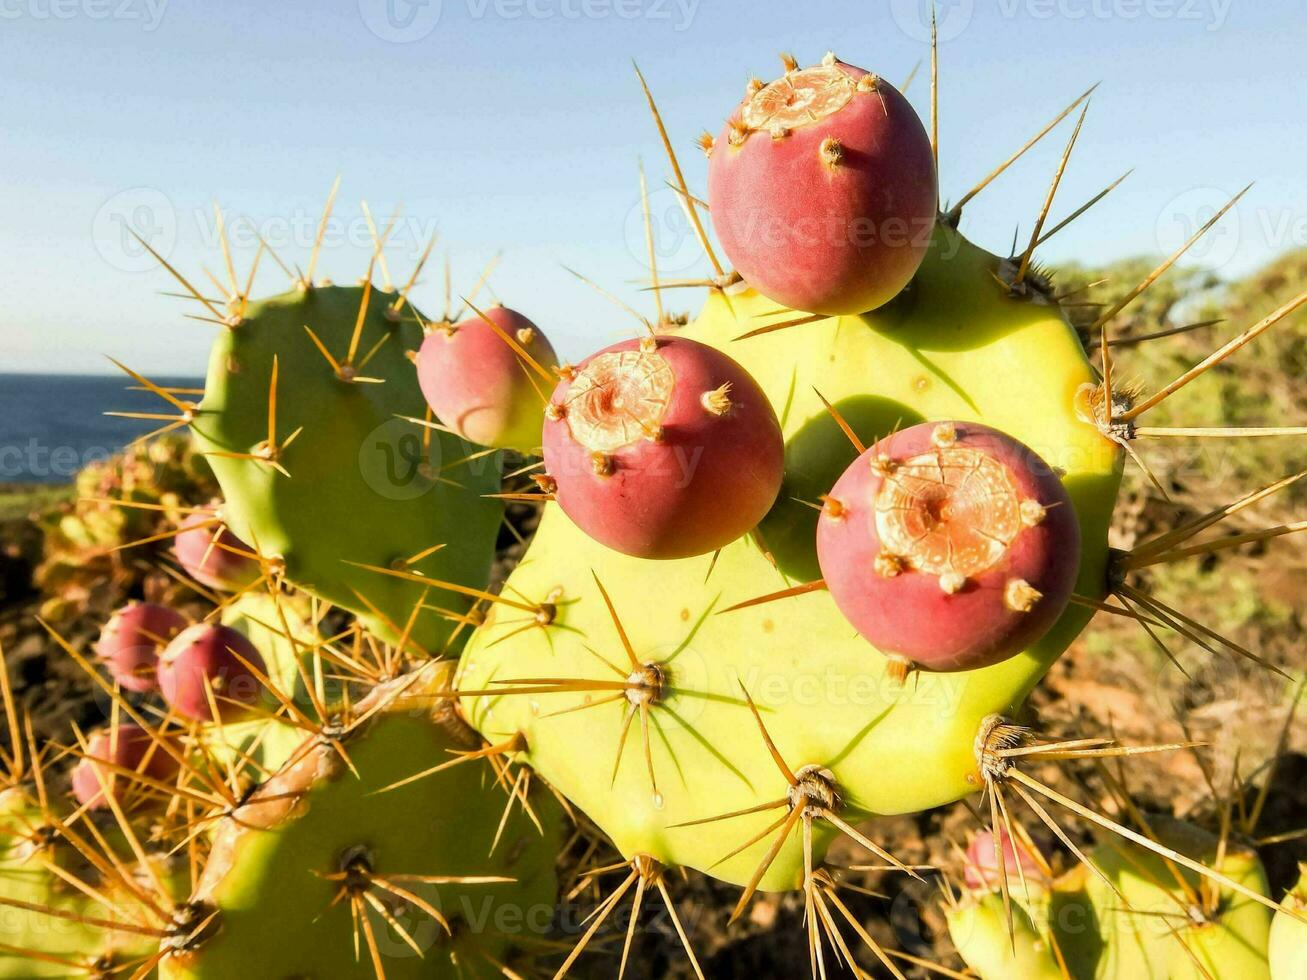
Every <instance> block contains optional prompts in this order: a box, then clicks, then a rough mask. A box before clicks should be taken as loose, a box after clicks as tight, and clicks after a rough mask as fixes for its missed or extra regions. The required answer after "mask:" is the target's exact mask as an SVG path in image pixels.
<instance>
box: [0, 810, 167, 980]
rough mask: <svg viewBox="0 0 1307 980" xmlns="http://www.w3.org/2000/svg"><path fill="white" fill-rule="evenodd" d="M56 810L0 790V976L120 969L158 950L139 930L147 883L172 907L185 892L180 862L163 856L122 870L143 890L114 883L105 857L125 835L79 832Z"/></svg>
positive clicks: (119, 880)
mask: <svg viewBox="0 0 1307 980" xmlns="http://www.w3.org/2000/svg"><path fill="white" fill-rule="evenodd" d="M60 809H61V812H60V813H58V814H51V813H50V812H48V811H47V810H46V809H45V808H44V807H43V806H42V805H41V804H40V802H39V801H37V800H35V799H30V798H29V797H28V795H27V793H26V792H24V791H23V790H22V789H20V788H19V787H16V786H15V787H10V788H9V789H5V790H3V791H0V924H2V926H3V928H2V930H0V977H13V978H24V980H31V978H39V977H65V976H68V975H69V974H70V972H73V973H80V972H83V971H85V972H86V973H88V974H90V975H96V971H99V975H105V976H107V975H112V974H113V973H114V972H116V971H119V970H123V969H127V968H128V965H129V964H133V963H139V962H140V961H143V960H145V959H148V957H149V956H150V954H151V953H152V952H153V951H154V950H155V949H156V948H157V947H158V942H159V940H158V937H157V935H156V934H155V931H154V930H153V929H151V928H150V927H149V926H148V925H144V924H143V923H144V921H146V920H148V919H149V917H150V916H151V915H152V909H151V908H150V906H149V905H148V904H147V903H148V902H149V901H150V900H151V898H150V896H149V893H148V889H149V887H150V884H152V883H154V882H157V883H159V886H160V887H161V888H162V889H164V894H166V895H167V896H168V898H171V899H178V898H181V897H183V896H184V895H185V894H186V892H187V891H188V890H189V881H188V880H187V875H186V868H185V863H184V862H183V861H180V860H178V859H176V858H174V857H169V856H168V855H167V854H164V853H152V854H148V855H145V856H144V857H143V859H142V860H140V861H139V862H135V863H133V864H132V865H130V866H127V870H128V872H129V873H130V874H131V875H133V876H137V877H138V878H139V879H140V881H143V882H146V883H147V884H146V886H145V887H144V888H142V886H141V885H139V884H137V883H136V882H135V881H132V880H131V879H130V878H127V877H123V876H121V875H120V874H119V873H118V869H117V868H116V867H115V866H114V863H113V862H112V861H110V860H109V857H108V856H109V855H112V854H114V853H115V851H118V852H120V853H121V852H127V844H126V842H125V841H124V839H123V836H122V834H121V833H119V832H117V831H115V830H114V829H112V828H109V827H101V828H98V829H97V830H90V829H88V827H87V826H86V825H81V826H78V822H77V821H76V820H75V819H73V818H72V817H71V815H70V812H69V811H68V810H67V809H64V808H60ZM65 821H69V823H65ZM70 823H71V826H70ZM74 828H75V829H74ZM96 833H99V834H100V840H101V841H103V844H102V845H101V844H100V843H98V842H96V839H95V834H96ZM74 838H75V839H76V840H77V842H78V844H77V846H74V844H73V843H72V842H71V841H72V840H73V839H74ZM146 862H149V864H150V870H148V871H147V870H146V869H145V864H146ZM52 868H53V869H57V871H52V870H51V869H52ZM143 895H144V897H142V896H143Z"/></svg>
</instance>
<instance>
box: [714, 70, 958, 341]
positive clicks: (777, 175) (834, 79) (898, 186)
mask: <svg viewBox="0 0 1307 980" xmlns="http://www.w3.org/2000/svg"><path fill="white" fill-rule="evenodd" d="M786 68H787V71H786V73H785V75H784V77H782V78H780V79H778V80H777V81H774V82H772V83H771V84H769V85H762V84H761V83H759V82H756V81H755V82H754V83H752V84H751V85H750V86H749V90H748V93H747V94H746V97H745V100H744V102H743V103H742V104H741V105H740V107H739V108H738V109H737V110H736V111H735V114H734V115H732V116H731V118H730V120H729V121H728V122H727V124H726V127H725V129H724V130H723V131H722V133H721V135H720V136H719V137H718V138H717V139H716V140H715V141H713V142H711V144H709V145H710V152H709V159H708V205H709V213H710V214H711V215H712V223H713V228H714V229H715V230H716V232H717V237H718V239H719V240H720V241H721V244H722V248H723V249H724V250H725V251H726V254H727V256H728V257H729V258H730V260H731V262H732V264H733V265H734V266H735V270H736V271H737V272H739V273H740V275H742V276H743V277H744V279H745V281H746V282H747V283H749V285H751V286H752V287H753V288H754V289H756V290H757V291H758V292H760V293H762V294H763V295H764V296H767V297H768V298H769V299H773V300H775V301H776V302H778V303H780V304H782V305H783V306H788V307H791V308H793V309H797V310H807V311H809V312H812V313H825V314H829V315H838V314H852V313H863V312H866V311H867V310H873V309H875V308H876V307H878V306H882V305H883V304H885V303H887V302H889V301H890V300H891V299H893V298H894V296H895V295H897V294H898V292H899V291H900V290H901V289H902V288H903V287H904V286H906V285H907V284H908V281H909V280H910V279H911V278H912V276H913V275H914V274H915V273H916V271H917V267H918V266H919V265H921V261H922V259H923V258H924V257H925V254H926V249H927V247H928V246H929V244H930V239H931V231H932V229H933V228H934V224H935V217H936V212H937V207H938V204H937V186H936V182H935V165H934V159H933V154H932V152H931V146H930V139H929V137H928V136H927V135H926V131H925V128H924V127H923V126H922V125H921V120H920V119H918V118H917V114H916V112H914V111H913V109H912V106H911V105H909V104H908V101H907V99H905V98H904V97H903V96H902V95H901V94H899V92H898V90H897V89H895V88H894V86H892V85H890V84H889V83H888V82H886V81H885V80H884V79H883V78H880V77H879V76H877V75H873V74H870V73H868V72H866V71H864V70H863V69H861V68H855V67H853V66H852V65H846V64H844V63H843V62H840V61H837V60H836V59H835V56H834V55H829V54H828V55H827V56H826V57H825V58H824V59H823V61H822V63H821V64H820V65H818V66H815V67H813V68H804V69H801V70H800V69H798V68H797V66H796V65H794V62H793V61H792V60H789V59H787V60H786Z"/></svg>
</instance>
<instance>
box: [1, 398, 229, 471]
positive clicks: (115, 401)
mask: <svg viewBox="0 0 1307 980" xmlns="http://www.w3.org/2000/svg"><path fill="white" fill-rule="evenodd" d="M150 380H151V381H153V382H154V383H155V384H158V385H162V386H170V387H185V388H198V387H201V386H202V385H203V384H204V382H203V379H201V378H151V379H150ZM134 385H135V382H133V381H132V379H131V378H129V377H127V376H125V375H117V376H114V377H99V376H88V375H71V374H0V483H66V482H68V481H69V480H71V479H72V478H73V475H74V474H75V473H76V472H77V471H78V470H79V469H80V468H81V467H82V466H84V465H85V464H86V463H89V462H92V461H94V460H97V459H104V458H105V457H106V456H108V455H110V454H111V453H113V452H115V451H116V450H118V449H121V448H122V447H123V446H125V445H126V444H127V443H129V442H131V441H132V439H134V438H136V437H137V436H139V435H142V434H144V433H146V432H149V431H150V429H151V428H154V427H156V426H159V425H163V424H164V423H162V422H144V421H138V420H134V419H120V418H113V417H111V416H107V415H105V414H104V413H105V412H107V411H120V412H156V413H172V412H174V409H173V408H172V407H171V406H169V405H168V404H167V403H166V402H164V401H163V400H162V399H160V398H159V397H158V396H157V395H154V394H152V393H150V392H147V391H131V390H129V389H130V388H131V387H133V386H134Z"/></svg>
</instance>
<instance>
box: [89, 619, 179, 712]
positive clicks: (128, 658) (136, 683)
mask: <svg viewBox="0 0 1307 980" xmlns="http://www.w3.org/2000/svg"><path fill="white" fill-rule="evenodd" d="M185 628H186V617H185V616H183V615H182V614H181V613H179V612H177V611H176V610H175V609H169V608H168V607H167V606H159V605H156V604H154V603H152V602H133V603H131V604H130V605H127V606H124V607H123V608H122V609H119V610H118V611H117V612H115V613H114V614H113V615H112V616H110V617H109V621H108V622H107V623H105V624H104V629H103V630H102V631H101V632H100V640H99V643H98V644H97V645H96V653H97V654H98V655H99V657H100V659H101V660H102V661H104V665H105V667H107V668H108V670H109V675H110V676H111V677H112V678H113V679H114V680H115V681H117V682H118V684H119V686H120V687H122V689H123V690H125V691H134V692H136V693H138V694H142V693H145V692H146V691H153V690H154V689H155V688H156V687H158V686H159V685H158V680H157V678H156V677H155V668H156V667H157V666H158V663H159V651H160V650H162V649H163V648H164V647H166V646H167V645H168V644H169V642H171V640H172V638H173V637H174V636H176V635H177V634H178V633H180V632H181V631H182V630H184V629H185Z"/></svg>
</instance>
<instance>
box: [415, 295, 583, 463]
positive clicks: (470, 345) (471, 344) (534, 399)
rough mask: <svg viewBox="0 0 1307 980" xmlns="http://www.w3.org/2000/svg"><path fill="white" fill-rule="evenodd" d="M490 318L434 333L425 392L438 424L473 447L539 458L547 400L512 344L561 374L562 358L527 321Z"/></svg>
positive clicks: (504, 312) (503, 312)
mask: <svg viewBox="0 0 1307 980" xmlns="http://www.w3.org/2000/svg"><path fill="white" fill-rule="evenodd" d="M484 316H485V319H482V318H481V317H479V316H477V317H473V318H471V319H468V320H464V321H463V322H461V323H454V324H437V325H435V326H433V327H432V328H431V330H430V331H429V332H428V333H427V335H426V339H424V340H423V341H422V347H421V348H420V349H419V350H418V354H417V372H418V384H419V385H420V386H421V388H422V394H423V396H425V397H426V400H427V404H428V405H430V406H431V410H432V411H433V412H435V413H436V418H438V419H440V421H441V422H442V423H443V424H444V425H446V426H448V427H449V428H450V429H453V430H454V431H455V432H457V433H458V434H459V435H460V436H462V437H463V438H464V439H467V440H468V441H469V442H475V443H478V444H479V445H482V446H491V447H494V448H495V449H516V450H518V451H519V452H526V453H534V452H536V451H538V450H539V448H540V410H541V408H543V407H544V406H543V402H544V394H543V393H542V392H541V390H540V389H539V388H538V387H537V385H538V384H539V381H538V380H537V379H536V378H535V377H533V376H532V373H531V372H532V370H533V368H532V367H530V366H528V364H526V363H524V361H523V359H522V356H521V354H519V352H518V351H517V350H515V349H514V347H513V346H512V344H510V343H509V341H508V340H506V339H505V338H506V337H507V338H512V341H513V343H515V344H517V345H518V346H520V347H521V349H522V350H523V351H525V352H526V353H527V354H528V355H529V356H530V357H531V358H532V359H533V360H535V362H536V363H537V364H539V365H540V366H541V367H544V368H552V367H554V366H555V365H557V363H558V357H557V355H556V354H555V353H554V348H553V347H552V346H551V345H550V343H549V340H548V338H546V337H545V335H544V334H543V333H542V332H541V331H540V328H539V327H537V326H536V325H535V324H534V323H532V322H531V321H530V320H528V319H527V318H526V317H524V316H523V315H522V314H521V313H518V312H516V311H515V310H510V309H508V308H507V307H505V306H498V305H497V306H492V307H490V308H489V309H487V310H486V311H485V314H484ZM487 321H490V322H489V323H488V322H487ZM492 324H493V325H492Z"/></svg>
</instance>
